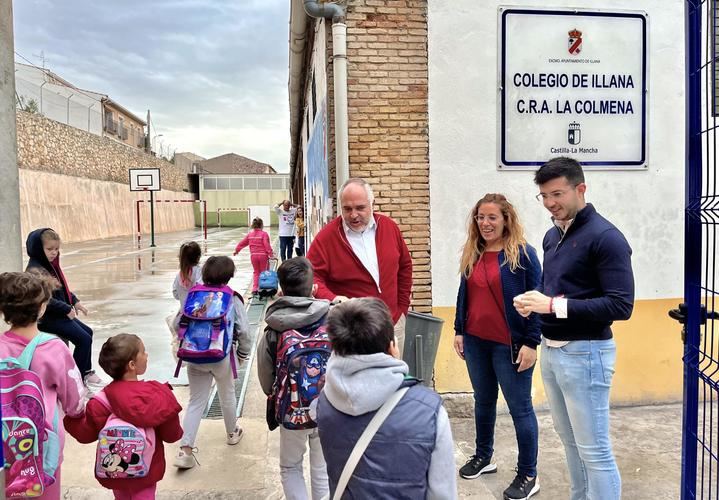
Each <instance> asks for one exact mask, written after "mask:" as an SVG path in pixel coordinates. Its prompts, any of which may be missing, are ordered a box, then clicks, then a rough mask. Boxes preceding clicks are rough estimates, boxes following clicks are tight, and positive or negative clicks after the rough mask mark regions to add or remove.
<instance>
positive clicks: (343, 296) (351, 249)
mask: <svg viewBox="0 0 719 500" xmlns="http://www.w3.org/2000/svg"><path fill="white" fill-rule="evenodd" d="M339 200H340V207H339V208H340V210H341V213H342V215H341V216H340V217H337V218H336V219H334V220H333V221H331V222H330V223H329V224H327V225H326V226H325V227H323V228H322V230H321V231H320V232H319V233H318V234H317V236H315V238H314V239H313V240H312V244H311V245H310V249H309V251H308V252H307V258H308V259H309V260H310V262H312V266H313V268H314V279H315V284H316V285H317V291H316V292H315V297H316V298H319V299H328V300H331V301H332V302H335V303H337V302H343V301H345V300H348V298H354V297H379V298H380V299H382V300H383V301H384V303H385V304H387V307H388V308H389V310H390V312H391V313H392V321H394V323H395V335H396V337H397V346H398V347H399V349H400V354H401V353H402V351H403V350H404V325H405V317H406V315H407V311H408V310H409V302H410V294H411V292H412V257H411V256H410V254H409V250H408V249H407V245H406V244H405V242H404V239H403V238H402V233H401V232H400V230H399V227H398V226H397V224H396V223H395V222H394V221H393V220H392V219H391V218H389V217H387V216H385V215H381V214H376V213H374V212H373V210H372V205H373V204H374V194H373V193H372V187H371V186H370V185H369V184H368V183H367V181H365V180H364V179H358V178H354V179H349V180H347V181H346V182H345V183H344V184H343V185H342V188H341V189H340V192H339Z"/></svg>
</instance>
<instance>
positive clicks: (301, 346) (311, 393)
mask: <svg viewBox="0 0 719 500" xmlns="http://www.w3.org/2000/svg"><path fill="white" fill-rule="evenodd" d="M308 330H309V331H305V332H304V333H303V332H300V331H298V330H287V331H285V332H282V333H281V334H280V336H279V338H278V339H277V355H276V358H275V363H276V364H275V368H276V373H277V376H276V377H275V382H274V385H273V387H272V393H271V394H270V396H269V398H270V404H271V405H273V406H274V408H273V410H274V421H275V422H274V423H275V424H276V425H282V426H283V427H284V428H285V429H312V428H315V427H317V423H316V422H315V421H314V420H312V419H311V418H310V403H312V401H314V400H315V399H317V398H318V397H319V395H320V391H321V390H322V388H323V387H324V382H325V370H326V366H327V359H328V358H329V357H330V352H331V350H332V344H331V342H330V339H329V336H328V335H327V330H326V328H325V326H324V325H322V326H319V327H316V328H310V329H308ZM268 423H270V424H271V422H268ZM270 427H271V428H274V427H273V426H272V425H270Z"/></svg>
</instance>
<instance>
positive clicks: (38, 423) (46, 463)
mask: <svg viewBox="0 0 719 500" xmlns="http://www.w3.org/2000/svg"><path fill="white" fill-rule="evenodd" d="M53 340H57V341H59V339H58V338H57V337H55V336H54V335H49V334H47V333H40V334H38V335H36V336H35V338H33V339H32V341H30V343H29V344H28V345H27V347H25V349H24V350H23V352H22V354H21V355H20V356H19V357H17V358H5V359H3V360H0V400H1V401H2V441H3V454H4V456H5V485H6V486H5V496H6V497H7V498H13V497H16V498H17V497H21V498H24V497H37V496H40V495H42V494H43V493H44V492H45V489H46V488H47V487H48V486H50V485H51V484H53V483H54V482H55V477H54V476H55V471H56V470H57V468H58V465H59V461H60V440H59V438H58V435H57V433H56V432H55V431H54V429H57V428H58V425H59V423H60V422H59V420H60V419H59V415H58V411H57V409H56V410H55V415H53V420H52V426H49V425H48V424H47V420H46V419H45V395H44V392H43V387H42V381H41V380H40V377H39V376H38V375H37V373H35V372H33V371H31V370H30V363H31V362H32V356H33V354H34V353H35V348H36V347H37V346H38V345H40V344H42V343H45V342H50V341H53Z"/></svg>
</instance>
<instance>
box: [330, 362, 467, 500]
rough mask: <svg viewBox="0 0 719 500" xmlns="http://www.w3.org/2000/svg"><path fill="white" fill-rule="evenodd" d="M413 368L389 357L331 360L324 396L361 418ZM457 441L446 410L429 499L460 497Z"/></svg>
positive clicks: (439, 430)
mask: <svg viewBox="0 0 719 500" xmlns="http://www.w3.org/2000/svg"><path fill="white" fill-rule="evenodd" d="M408 371H409V368H408V367H407V364H406V363H405V362H404V361H401V360H398V359H395V358H393V357H392V356H390V355H389V354H383V353H376V354H367V355H351V356H337V355H335V354H332V355H331V356H330V358H329V360H328V361H327V372H326V376H325V386H324V389H323V393H324V394H325V396H326V397H327V400H328V401H329V402H330V403H331V404H332V406H334V407H335V409H337V410H339V411H341V412H342V413H345V414H347V415H352V416H358V415H363V414H365V413H368V412H371V411H376V410H378V409H379V407H380V406H382V404H383V403H384V402H385V401H386V400H387V399H388V398H389V397H390V396H391V395H392V394H393V393H394V392H395V391H396V390H397V389H398V388H399V386H400V385H401V384H402V382H403V381H404V378H405V375H407V373H408ZM456 475H457V474H456V472H455V465H454V442H453V441H452V430H451V428H450V425H449V417H448V416H447V411H446V410H445V409H444V407H441V408H440V409H439V413H438V414H437V437H436V440H435V447H434V451H433V452H432V457H431V461H430V465H429V473H428V477H427V480H428V487H429V490H428V495H427V498H428V499H432V500H434V499H442V500H444V499H455V498H457V480H456Z"/></svg>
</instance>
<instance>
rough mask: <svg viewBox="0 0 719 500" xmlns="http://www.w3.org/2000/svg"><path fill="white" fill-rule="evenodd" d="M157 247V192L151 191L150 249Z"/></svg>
mask: <svg viewBox="0 0 719 500" xmlns="http://www.w3.org/2000/svg"><path fill="white" fill-rule="evenodd" d="M154 246H155V192H154V191H150V247H154Z"/></svg>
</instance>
